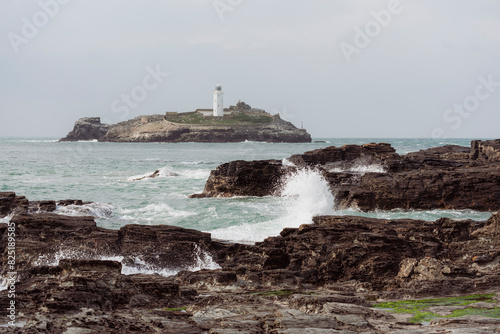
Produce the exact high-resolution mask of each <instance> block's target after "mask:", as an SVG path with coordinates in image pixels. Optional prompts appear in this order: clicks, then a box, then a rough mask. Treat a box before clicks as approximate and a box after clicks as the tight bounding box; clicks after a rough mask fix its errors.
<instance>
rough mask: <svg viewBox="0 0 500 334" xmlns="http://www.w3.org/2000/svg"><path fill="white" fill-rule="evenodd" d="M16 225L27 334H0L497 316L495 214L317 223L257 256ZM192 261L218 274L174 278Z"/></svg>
mask: <svg viewBox="0 0 500 334" xmlns="http://www.w3.org/2000/svg"><path fill="white" fill-rule="evenodd" d="M14 197H17V196H15V194H14ZM19 197H20V196H19ZM12 210H14V211H15V210H16V208H15V205H14V207H13V208H12ZM11 222H12V223H13V224H14V225H15V226H16V239H17V241H16V267H17V277H14V280H15V281H16V285H15V291H16V299H15V301H16V307H17V310H19V313H18V314H17V320H18V321H20V322H19V324H24V325H23V327H22V328H21V327H18V328H17V329H10V328H5V327H3V328H2V327H0V333H4V332H5V333H12V332H14V333H71V332H75V333H93V332H99V333H127V332H137V331H140V332H143V333H157V332H164V333H204V332H211V333H237V332H242V333H295V332H307V331H310V332H318V333H322V332H331V331H332V330H335V331H336V332H339V333H361V332H363V333H364V332H366V333H429V332H430V331H435V332H446V331H451V330H453V331H455V332H457V333H489V332H488V330H489V329H491V328H494V327H498V326H500V321H498V319H494V318H488V317H484V316H481V317H477V316H476V317H475V318H467V317H465V318H457V317H449V318H440V319H437V320H436V321H435V322H433V323H431V324H429V325H425V326H423V325H417V324H410V323H408V322H407V321H408V319H409V317H410V316H408V317H406V318H405V317H401V315H398V314H390V313H388V312H386V311H383V310H380V309H373V308H372V307H371V305H372V302H373V301H374V300H388V299H391V300H394V299H408V298H421V297H432V298H437V297H445V296H457V295H473V294H478V293H490V295H488V296H489V297H488V298H486V297H484V298H483V299H487V300H488V302H487V303H476V304H475V306H473V307H474V310H477V311H478V312H481V310H483V311H484V312H485V313H487V312H488V310H492V309H495V307H499V306H500V303H498V302H496V301H495V300H494V299H493V298H492V296H493V294H495V293H496V292H498V286H499V284H500V264H499V259H500V253H499V252H498V249H500V239H499V238H498V236H499V235H500V234H499V233H500V232H499V231H500V213H496V214H494V215H493V216H492V217H491V218H490V219H489V220H488V221H482V222H476V221H471V220H462V221H457V220H452V219H447V218H442V219H438V220H436V221H434V222H428V221H420V220H408V219H405V220H382V219H373V218H365V217H355V216H320V217H316V218H314V221H313V223H312V224H307V225H302V226H300V227H299V228H287V229H284V230H283V231H282V232H281V234H280V235H279V236H276V237H269V238H267V239H266V240H264V241H263V242H259V243H256V244H255V245H242V244H231V243H225V242H220V241H216V240H212V239H211V237H210V235H209V234H207V233H203V232H198V231H193V230H186V229H183V228H180V227H173V226H144V225H127V226H124V227H122V228H121V229H120V230H108V229H103V228H99V227H97V226H96V224H95V221H93V219H92V218H90V217H67V216H62V215H55V214H50V213H19V214H15V215H14V217H12V220H11ZM7 236H8V233H7V224H0V240H1V241H0V253H1V254H2V257H0V275H1V276H2V278H3V279H7V280H8V282H10V281H9V280H10V278H11V276H10V274H9V271H10V270H9V267H8V265H7V253H6V252H7V244H8V243H7V242H6V238H7ZM200 250H202V251H206V252H207V254H209V256H211V257H212V260H213V261H214V262H216V263H217V265H218V267H219V269H214V268H206V269H203V270H199V269H200V268H199V267H198V268H195V267H186V266H183V262H184V261H187V262H189V261H191V259H194V260H196V259H197V258H198V260H199V251H200ZM105 255H114V257H113V259H110V258H106V257H105ZM207 256H208V255H207ZM127 259H134V260H133V261H128V260H127ZM155 259H156V260H155ZM154 261H156V262H154ZM145 262H150V263H152V262H154V263H155V265H156V268H155V270H156V271H157V272H160V271H162V270H165V269H172V268H176V267H177V268H178V269H182V268H186V270H183V271H180V272H178V270H177V271H175V272H172V275H174V274H175V273H176V272H178V273H177V274H176V275H175V276H169V277H165V275H164V276H161V275H157V274H144V273H137V274H133V275H130V274H127V272H126V271H124V267H125V266H127V267H128V266H136V267H137V266H139V267H140V266H142V265H144V263H145ZM195 262H196V261H195ZM179 266H180V268H179ZM191 268H194V269H191ZM149 269H151V268H149ZM7 286H8V288H7V290H3V291H0V316H2V317H6V316H7V313H6V312H7V306H8V305H9V303H10V300H11V299H10V298H9V297H8V291H10V289H11V288H10V283H8V285H7ZM471 306H472V305H471ZM455 309H457V308H456V307H448V308H447V306H446V305H445V306H441V308H440V309H439V311H433V312H435V313H436V312H437V313H443V312H444V314H448V313H446V312H449V314H451V311H453V310H455ZM445 319H446V320H447V321H444V320H445ZM492 326H493V327H492Z"/></svg>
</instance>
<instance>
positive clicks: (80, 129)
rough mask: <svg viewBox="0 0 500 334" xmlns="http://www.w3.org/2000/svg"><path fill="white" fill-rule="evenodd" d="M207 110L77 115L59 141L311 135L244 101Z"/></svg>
mask: <svg viewBox="0 0 500 334" xmlns="http://www.w3.org/2000/svg"><path fill="white" fill-rule="evenodd" d="M209 112H210V111H207V110H204V109H200V110H197V111H194V112H186V113H176V112H171V113H169V112H167V113H166V114H165V115H149V116H139V117H136V118H134V119H131V120H129V121H125V122H120V123H118V124H112V125H108V124H102V123H101V120H100V118H99V117H88V118H82V119H79V120H78V121H77V122H76V123H75V126H74V128H73V130H72V131H71V132H69V133H68V135H67V136H66V137H65V138H62V139H60V141H79V140H98V141H102V142H169V143H180V142H200V143H232V142H242V141H245V140H248V141H261V142H288V143H308V142H311V135H310V134H309V133H307V131H306V130H304V129H298V128H297V127H295V126H294V125H293V124H292V123H290V122H287V121H285V120H283V119H281V117H280V116H279V114H277V115H274V116H273V115H270V114H268V113H266V112H265V111H264V110H261V109H254V108H251V107H250V106H249V105H247V104H245V103H244V102H240V103H239V104H238V105H237V106H231V107H230V108H229V109H228V110H227V111H226V114H225V115H224V116H220V117H216V116H210V115H209Z"/></svg>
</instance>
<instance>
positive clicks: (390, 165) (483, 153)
mask: <svg viewBox="0 0 500 334" xmlns="http://www.w3.org/2000/svg"><path fill="white" fill-rule="evenodd" d="M288 160H289V163H288V164H283V162H282V161H279V160H263V161H233V162H229V163H226V164H223V165H221V166H219V167H217V169H216V170H214V171H212V172H211V174H210V177H209V179H208V181H207V183H206V186H205V189H204V191H203V193H201V194H194V195H192V197H231V196H268V195H275V194H276V192H277V191H278V192H279V183H280V180H282V178H283V176H285V175H290V174H293V173H294V172H295V171H296V170H297V169H300V168H308V169H310V170H314V171H317V172H318V173H321V174H322V175H323V177H324V178H325V180H326V181H327V182H328V184H329V186H330V190H331V192H332V194H333V195H334V198H335V203H334V206H335V208H337V209H346V208H356V209H360V210H362V211H373V210H392V209H396V208H401V209H452V210H457V209H474V210H479V211H497V210H500V140H490V141H479V140H476V141H473V142H472V143H471V147H470V148H467V147H461V146H452V145H448V146H443V147H437V148H432V149H428V150H422V151H419V152H414V153H409V154H406V155H399V154H397V153H396V150H395V149H394V148H393V147H391V145H389V144H383V143H382V144H366V145H361V146H359V145H346V146H342V147H334V146H332V147H327V148H323V149H317V150H314V151H310V152H306V153H304V154H296V155H293V156H291V157H290V158H289V159H288Z"/></svg>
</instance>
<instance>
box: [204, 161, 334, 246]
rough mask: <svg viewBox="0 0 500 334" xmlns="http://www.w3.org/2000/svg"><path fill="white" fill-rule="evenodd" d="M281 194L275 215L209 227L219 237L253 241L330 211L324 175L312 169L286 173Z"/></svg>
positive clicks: (329, 195)
mask: <svg viewBox="0 0 500 334" xmlns="http://www.w3.org/2000/svg"><path fill="white" fill-rule="evenodd" d="M278 193H279V195H281V198H280V199H279V200H278V203H277V205H276V207H275V208H273V209H274V210H275V211H276V212H277V213H278V215H279V216H278V218H276V219H273V220H270V221H265V222H260V223H255V224H250V223H245V224H242V225H238V226H231V227H227V228H221V229H216V230H213V231H209V232H210V233H211V234H212V237H214V238H217V239H222V240H230V241H237V242H243V243H253V242H258V241H262V240H264V239H265V238H267V237H269V236H276V235H278V234H279V233H280V232H281V231H282V230H283V229H284V228H286V227H292V228H294V227H295V228H296V227H299V226H300V225H302V224H310V223H311V222H312V218H313V217H314V216H318V215H328V214H333V213H334V209H333V204H334V197H333V195H332V193H331V192H330V188H329V186H328V183H327V181H326V180H325V178H324V177H323V175H322V174H321V173H320V172H318V171H316V170H311V169H301V170H298V171H297V172H295V173H292V174H290V175H288V176H286V177H285V178H284V179H283V181H282V186H281V189H280V190H279V191H278Z"/></svg>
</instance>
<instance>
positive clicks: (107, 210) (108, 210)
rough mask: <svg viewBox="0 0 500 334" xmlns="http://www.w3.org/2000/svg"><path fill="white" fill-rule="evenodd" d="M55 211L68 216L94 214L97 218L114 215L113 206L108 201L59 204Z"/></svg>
mask: <svg viewBox="0 0 500 334" xmlns="http://www.w3.org/2000/svg"><path fill="white" fill-rule="evenodd" d="M54 212H55V213H57V214H60V215H66V216H92V217H96V218H112V217H113V216H114V214H113V206H111V205H110V204H106V203H88V204H83V205H67V206H57V207H56V211H54Z"/></svg>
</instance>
